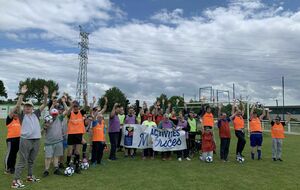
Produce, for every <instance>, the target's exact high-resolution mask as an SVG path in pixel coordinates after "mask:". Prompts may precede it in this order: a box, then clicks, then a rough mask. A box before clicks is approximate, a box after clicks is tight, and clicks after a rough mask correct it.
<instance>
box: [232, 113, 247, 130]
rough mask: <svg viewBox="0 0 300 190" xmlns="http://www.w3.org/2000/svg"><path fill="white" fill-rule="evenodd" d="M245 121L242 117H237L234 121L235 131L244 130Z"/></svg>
mask: <svg viewBox="0 0 300 190" xmlns="http://www.w3.org/2000/svg"><path fill="white" fill-rule="evenodd" d="M244 124H245V122H244V119H243V117H242V116H235V117H234V119H233V126H234V130H240V129H244Z"/></svg>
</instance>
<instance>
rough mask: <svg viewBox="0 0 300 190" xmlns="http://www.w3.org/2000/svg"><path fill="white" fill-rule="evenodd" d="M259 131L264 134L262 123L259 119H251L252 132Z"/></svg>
mask: <svg viewBox="0 0 300 190" xmlns="http://www.w3.org/2000/svg"><path fill="white" fill-rule="evenodd" d="M254 131H259V132H262V128H261V122H260V119H259V118H255V119H254V118H251V121H250V132H254Z"/></svg>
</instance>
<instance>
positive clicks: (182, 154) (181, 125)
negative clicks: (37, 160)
mask: <svg viewBox="0 0 300 190" xmlns="http://www.w3.org/2000/svg"><path fill="white" fill-rule="evenodd" d="M176 130H179V131H185V133H186V136H185V137H186V138H185V139H186V145H187V148H186V149H184V150H179V151H177V160H178V161H179V162H181V161H182V159H183V158H185V159H186V160H188V161H190V160H191V159H190V158H189V148H188V131H189V126H188V122H187V121H186V120H185V119H184V115H183V113H182V112H179V115H178V123H177V127H176Z"/></svg>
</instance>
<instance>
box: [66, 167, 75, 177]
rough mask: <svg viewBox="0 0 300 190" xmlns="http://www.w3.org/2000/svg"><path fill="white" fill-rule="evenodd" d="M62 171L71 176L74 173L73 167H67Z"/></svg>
mask: <svg viewBox="0 0 300 190" xmlns="http://www.w3.org/2000/svg"><path fill="white" fill-rule="evenodd" d="M64 173H65V175H66V176H72V175H73V174H74V168H73V167H67V168H66V169H65V172H64Z"/></svg>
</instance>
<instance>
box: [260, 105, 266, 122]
mask: <svg viewBox="0 0 300 190" xmlns="http://www.w3.org/2000/svg"><path fill="white" fill-rule="evenodd" d="M262 108H263V111H262V114H261V115H260V116H259V119H260V120H263V119H264V117H265V116H266V110H265V106H263V105H262Z"/></svg>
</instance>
